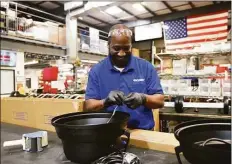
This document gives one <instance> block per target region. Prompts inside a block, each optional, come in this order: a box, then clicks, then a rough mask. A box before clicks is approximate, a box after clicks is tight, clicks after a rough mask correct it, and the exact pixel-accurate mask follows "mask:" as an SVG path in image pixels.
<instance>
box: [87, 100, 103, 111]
mask: <svg viewBox="0 0 232 164" xmlns="http://www.w3.org/2000/svg"><path fill="white" fill-rule="evenodd" d="M103 108H104V101H103V100H95V99H89V100H86V101H85V103H84V111H99V110H101V109H103Z"/></svg>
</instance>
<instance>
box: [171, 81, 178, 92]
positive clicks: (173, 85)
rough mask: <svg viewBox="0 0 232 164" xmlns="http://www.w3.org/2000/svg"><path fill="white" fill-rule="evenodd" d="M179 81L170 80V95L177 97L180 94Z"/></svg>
mask: <svg viewBox="0 0 232 164" xmlns="http://www.w3.org/2000/svg"><path fill="white" fill-rule="evenodd" d="M178 86H179V84H178V80H169V94H171V95H177V94H179V93H178Z"/></svg>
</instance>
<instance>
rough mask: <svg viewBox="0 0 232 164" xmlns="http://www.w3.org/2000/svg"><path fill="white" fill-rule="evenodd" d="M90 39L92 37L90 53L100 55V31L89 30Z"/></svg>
mask: <svg viewBox="0 0 232 164" xmlns="http://www.w3.org/2000/svg"><path fill="white" fill-rule="evenodd" d="M89 37H90V52H93V53H99V47H100V45H99V41H100V39H99V30H97V29H95V28H91V27H90V28H89Z"/></svg>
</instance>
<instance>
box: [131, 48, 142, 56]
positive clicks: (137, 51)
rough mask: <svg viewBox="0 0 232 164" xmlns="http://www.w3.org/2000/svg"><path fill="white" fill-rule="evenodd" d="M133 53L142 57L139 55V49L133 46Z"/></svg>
mask: <svg viewBox="0 0 232 164" xmlns="http://www.w3.org/2000/svg"><path fill="white" fill-rule="evenodd" d="M132 54H133V55H134V56H137V57H140V56H139V49H137V48H132Z"/></svg>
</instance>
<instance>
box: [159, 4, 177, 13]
mask: <svg viewBox="0 0 232 164" xmlns="http://www.w3.org/2000/svg"><path fill="white" fill-rule="evenodd" d="M161 2H163V4H164V5H165V6H166V7H167V8H168V9H169V10H171V12H175V11H176V10H174V9H173V8H172V7H171V6H170V5H169V4H168V3H167V2H166V1H161Z"/></svg>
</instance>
